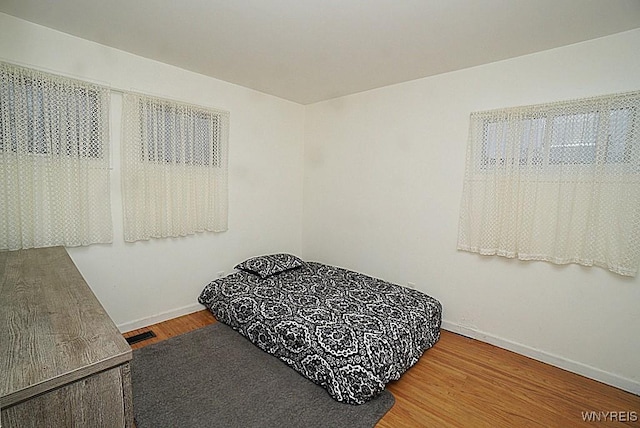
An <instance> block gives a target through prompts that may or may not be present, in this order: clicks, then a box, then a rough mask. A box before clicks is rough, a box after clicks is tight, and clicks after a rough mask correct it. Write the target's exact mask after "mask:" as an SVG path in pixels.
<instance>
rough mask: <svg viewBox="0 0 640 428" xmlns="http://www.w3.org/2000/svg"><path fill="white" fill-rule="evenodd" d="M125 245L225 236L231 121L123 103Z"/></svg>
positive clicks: (188, 108) (133, 99)
mask: <svg viewBox="0 0 640 428" xmlns="http://www.w3.org/2000/svg"><path fill="white" fill-rule="evenodd" d="M123 112H124V122H125V127H124V142H123V153H124V156H123V176H122V181H123V193H124V205H125V240H126V241H136V240H140V239H149V238H162V237H169V236H174V237H175V236H185V235H189V234H193V233H196V232H201V231H205V230H206V231H215V232H220V231H224V230H226V229H227V160H226V152H227V144H228V127H229V113H228V112H224V111H219V110H214V109H208V108H204V107H200V106H193V105H190V104H184V103H179V102H175V101H170V100H164V99H159V98H153V97H148V96H142V95H137V94H126V95H125V97H124V109H123Z"/></svg>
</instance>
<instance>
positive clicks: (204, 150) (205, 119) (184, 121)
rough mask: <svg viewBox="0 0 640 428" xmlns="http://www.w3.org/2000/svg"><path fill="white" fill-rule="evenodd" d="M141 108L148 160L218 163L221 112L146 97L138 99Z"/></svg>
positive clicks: (187, 163) (196, 163)
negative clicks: (182, 106) (185, 106)
mask: <svg viewBox="0 0 640 428" xmlns="http://www.w3.org/2000/svg"><path fill="white" fill-rule="evenodd" d="M140 110H141V115H142V116H144V119H145V123H144V124H143V126H144V129H143V130H142V132H143V134H144V135H145V137H144V138H145V139H146V140H147V143H148V144H147V145H142V147H141V148H142V149H143V150H144V148H145V147H146V148H147V150H146V153H143V156H144V157H145V158H146V160H147V161H149V162H164V163H168V164H171V163H173V164H180V163H182V164H186V165H202V166H209V165H213V166H218V167H219V166H220V137H221V136H220V132H221V129H220V123H221V117H220V116H221V113H219V112H214V111H210V110H207V109H204V108H198V107H189V108H179V107H178V106H177V105H174V104H172V103H171V102H165V101H152V100H149V99H146V100H140ZM185 142H186V143H185Z"/></svg>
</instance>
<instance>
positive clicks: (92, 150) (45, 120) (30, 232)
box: [0, 63, 113, 250]
mask: <svg viewBox="0 0 640 428" xmlns="http://www.w3.org/2000/svg"><path fill="white" fill-rule="evenodd" d="M108 121H109V91H108V90H107V89H105V88H103V87H100V86H96V85H92V84H89V83H85V82H80V81H76V80H72V79H67V78H64V77H60V76H55V75H51V74H47V73H42V72H39V71H35V70H30V69H26V68H22V67H17V66H14V65H10V64H6V63H0V180H1V181H0V248H1V249H9V250H16V249H21V248H34V247H48V246H55V245H64V246H77V245H87V244H92V243H107V242H111V240H112V235H113V232H112V224H111V209H110V198H109V145H108V141H109V125H108V123H109V122H108Z"/></svg>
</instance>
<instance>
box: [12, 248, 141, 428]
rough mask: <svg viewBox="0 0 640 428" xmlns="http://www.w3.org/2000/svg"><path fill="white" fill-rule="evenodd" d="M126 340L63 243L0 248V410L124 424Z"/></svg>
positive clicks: (53, 421) (53, 420)
mask: <svg viewBox="0 0 640 428" xmlns="http://www.w3.org/2000/svg"><path fill="white" fill-rule="evenodd" d="M131 356H132V354H131V347H130V346H129V345H128V344H127V342H126V340H124V338H123V337H122V335H121V334H120V332H119V331H118V329H117V328H116V326H115V324H114V323H113V321H112V320H111V319H110V318H109V316H108V315H107V313H106V312H105V310H104V308H103V307H102V306H101V305H100V302H98V299H96V297H95V295H94V294H93V292H92V291H91V289H90V288H89V287H88V286H87V283H86V282H85V281H84V279H83V278H82V275H80V272H78V269H77V268H76V266H75V265H74V264H73V261H72V260H71V258H70V257H69V255H68V254H67V251H66V250H65V249H64V248H63V247H54V248H38V249H31V250H20V251H0V411H1V412H0V416H1V419H0V421H1V423H0V426H1V427H2V428H10V427H105V428H116V427H131V426H133V409H132V404H131V403H132V396H131V374H130V366H129V362H130V361H131Z"/></svg>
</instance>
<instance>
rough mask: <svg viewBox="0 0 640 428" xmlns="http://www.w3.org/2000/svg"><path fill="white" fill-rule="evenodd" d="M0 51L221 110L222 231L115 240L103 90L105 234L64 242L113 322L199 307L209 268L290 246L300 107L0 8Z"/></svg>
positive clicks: (117, 207)
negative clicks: (225, 184)
mask: <svg viewBox="0 0 640 428" xmlns="http://www.w3.org/2000/svg"><path fill="white" fill-rule="evenodd" d="M0 59H2V60H4V61H9V62H14V63H18V64H21V65H28V66H32V67H36V68H40V69H44V70H46V71H52V72H57V73H59V74H65V75H69V76H72V77H77V78H81V79H86V80H91V81H97V82H99V83H103V84H107V85H112V86H113V87H116V88H121V89H127V90H135V91H139V92H144V93H149V94H154V95H160V96H164V97H168V98H173V99H177V100H183V101H187V102H191V103H194V104H199V105H204V106H211V107H217V108H221V109H224V110H228V111H229V112H230V113H231V125H230V138H229V153H230V155H229V183H230V184H229V230H228V231H227V232H224V233H219V234H215V233H201V234H198V235H195V236H190V237H186V238H176V239H155V240H151V241H146V242H137V243H133V244H125V243H124V239H123V235H122V204H121V191H120V156H119V153H120V132H121V126H120V123H121V121H120V119H121V118H120V109H121V101H122V97H121V95H118V94H115V95H113V96H112V114H111V116H112V120H111V137H112V138H111V140H112V145H111V147H112V151H113V153H112V159H113V160H112V165H113V169H112V171H111V182H112V186H111V202H112V218H113V223H114V242H113V244H111V245H92V246H89V247H83V248H72V249H69V253H70V254H71V257H72V258H73V260H74V261H75V263H76V265H77V266H78V268H79V269H80V271H81V272H82V274H83V275H84V277H85V279H86V280H87V282H88V283H89V285H90V286H91V288H92V289H93V291H94V293H95V294H96V295H97V297H98V298H99V300H100V301H101V303H102V304H103V306H104V307H105V308H106V310H107V312H109V314H110V315H111V317H112V318H113V319H114V321H115V322H116V324H118V325H120V327H121V329H123V330H129V329H133V328H137V327H140V326H142V325H146V324H150V323H152V322H154V321H157V320H161V319H167V318H171V317H173V316H177V315H181V314H183V313H187V312H190V311H193V310H198V309H201V308H203V307H202V306H200V305H198V304H197V302H196V299H197V297H198V294H199V292H200V291H201V290H202V288H203V287H204V286H205V285H206V284H207V282H208V281H210V280H211V279H213V278H215V277H216V274H217V272H219V271H226V272H227V273H228V272H229V271H230V270H232V268H233V266H234V264H235V263H237V262H239V261H241V260H243V259H244V258H246V257H248V256H251V255H256V254H261V253H266V252H273V251H288V252H293V253H300V250H301V221H302V180H303V177H302V172H303V170H302V168H303V137H304V130H303V129H304V107H303V106H301V105H299V104H295V103H292V102H288V101H284V100H282V99H279V98H275V97H272V96H269V95H265V94H262V93H259V92H256V91H253V90H249V89H246V88H243V87H240V86H236V85H232V84H229V83H226V82H222V81H219V80H216V79H212V78H209V77H205V76H202V75H199V74H196V73H191V72H187V71H185V70H182V69H179V68H176V67H172V66H169V65H166V64H162V63H159V62H155V61H151V60H148V59H145V58H141V57H139V56H136V55H132V54H129V53H125V52H123V51H119V50H116V49H112V48H109V47H105V46H102V45H99V44H96V43H93V42H89V41H86V40H83V39H79V38H76V37H72V36H69V35H66V34H63V33H60V32H57V31H54V30H51V29H48V28H45V27H41V26H38V25H35V24H32V23H29V22H26V21H22V20H19V19H16V18H14V17H11V16H8V15H5V14H0Z"/></svg>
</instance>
